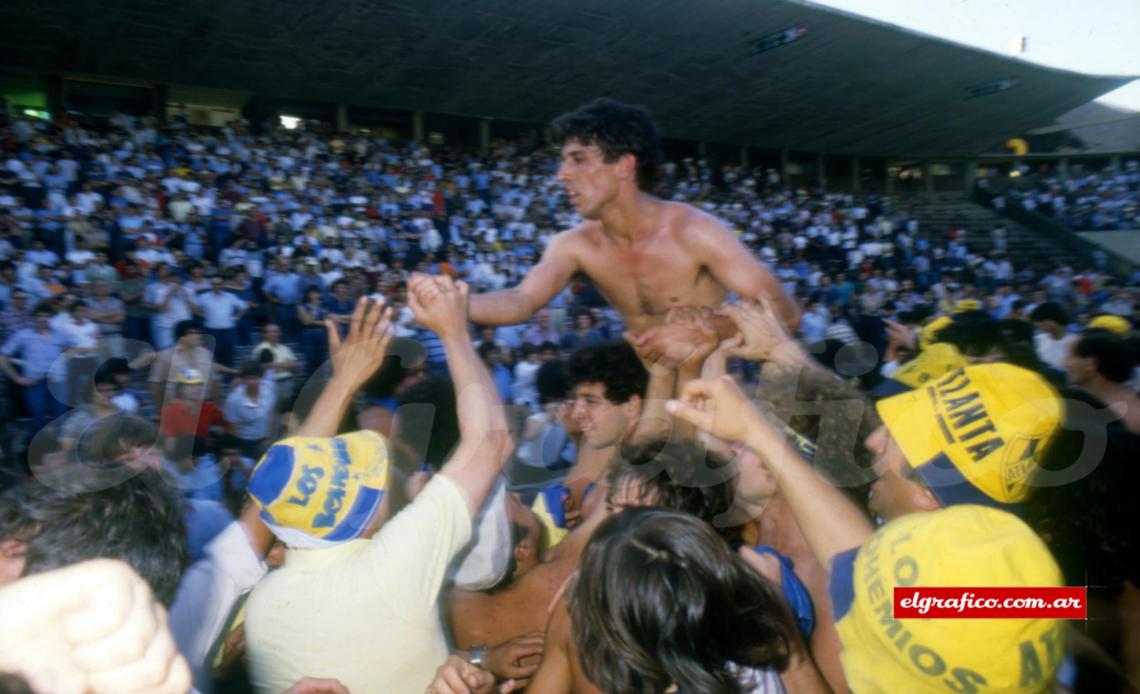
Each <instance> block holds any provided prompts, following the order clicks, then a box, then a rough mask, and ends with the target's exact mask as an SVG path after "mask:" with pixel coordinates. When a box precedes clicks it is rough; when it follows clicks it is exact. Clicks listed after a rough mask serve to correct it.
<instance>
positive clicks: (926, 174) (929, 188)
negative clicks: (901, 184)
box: [922, 159, 934, 195]
mask: <svg viewBox="0 0 1140 694" xmlns="http://www.w3.org/2000/svg"><path fill="white" fill-rule="evenodd" d="M922 185H923V192H924V193H925V194H926V195H930V194H932V193H933V192H934V178H933V177H931V175H930V162H929V161H927V160H926V159H923V160H922Z"/></svg>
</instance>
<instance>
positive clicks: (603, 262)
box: [582, 244, 703, 316]
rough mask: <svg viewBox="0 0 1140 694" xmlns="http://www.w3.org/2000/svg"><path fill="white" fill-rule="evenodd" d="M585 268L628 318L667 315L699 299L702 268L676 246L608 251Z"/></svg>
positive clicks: (600, 252) (602, 251)
mask: <svg viewBox="0 0 1140 694" xmlns="http://www.w3.org/2000/svg"><path fill="white" fill-rule="evenodd" d="M582 265H583V269H584V270H585V273H586V275H587V276H589V278H590V279H591V280H592V281H593V282H594V284H595V285H597V287H598V289H599V290H600V291H601V292H602V294H603V295H605V297H606V299H608V300H609V301H610V303H612V304H613V305H614V307H615V308H616V309H618V311H620V312H621V313H622V314H624V315H627V316H628V315H630V314H638V315H657V314H663V313H665V312H666V311H668V310H669V309H670V308H673V307H674V306H685V305H688V304H690V303H692V302H693V301H694V300H696V299H698V298H699V287H700V285H701V279H702V274H703V273H702V268H701V266H700V264H699V263H698V262H696V261H695V260H694V259H692V258H691V257H689V256H687V255H686V254H685V253H684V252H683V250H682V249H681V248H680V247H679V246H677V245H676V244H654V245H651V246H648V247H644V248H632V249H621V248H616V247H604V248H601V249H599V250H598V252H596V253H594V254H592V255H591V256H590V257H588V258H587V259H585V261H584V262H583V263H582Z"/></svg>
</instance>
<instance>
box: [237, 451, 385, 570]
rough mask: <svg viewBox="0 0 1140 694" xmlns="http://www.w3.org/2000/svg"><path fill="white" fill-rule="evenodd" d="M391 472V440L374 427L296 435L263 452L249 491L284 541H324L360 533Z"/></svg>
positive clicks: (298, 543)
mask: <svg viewBox="0 0 1140 694" xmlns="http://www.w3.org/2000/svg"><path fill="white" fill-rule="evenodd" d="M388 472H389V469H388V446H387V442H386V441H385V440H384V437H383V436H381V435H380V434H377V433H376V432H373V431H357V432H353V433H351V434H344V435H343V436H337V437H335V438H331V439H330V438H317V437H294V438H290V439H285V440H284V441H281V442H279V443H277V444H276V445H274V446H273V447H271V448H270V449H269V450H268V451H267V452H266V453H265V456H264V457H262V459H261V461H260V462H259V463H258V464H257V467H255V468H254V470H253V474H252V475H251V476H250V480H249V494H250V496H251V497H253V500H254V501H255V502H256V503H257V505H258V506H259V507H260V508H261V518H262V520H264V521H265V524H266V525H268V526H269V529H270V530H272V531H273V533H274V534H275V535H277V537H279V538H280V539H281V541H282V542H284V543H285V544H286V545H289V546H290V547H304V548H313V547H326V546H329V545H332V544H336V543H339V542H345V541H347V540H353V539H356V538H357V537H359V536H360V534H361V533H362V532H363V531H364V529H365V528H366V527H367V526H368V523H369V521H370V520H372V517H373V515H375V513H376V509H378V508H379V507H380V503H381V502H382V501H383V498H384V491H385V490H386V489H387V486H388Z"/></svg>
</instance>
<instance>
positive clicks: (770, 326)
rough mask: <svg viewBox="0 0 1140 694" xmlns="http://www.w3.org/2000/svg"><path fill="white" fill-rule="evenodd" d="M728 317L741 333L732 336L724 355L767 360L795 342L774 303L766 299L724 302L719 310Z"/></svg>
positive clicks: (752, 359) (751, 359)
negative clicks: (774, 308)
mask: <svg viewBox="0 0 1140 694" xmlns="http://www.w3.org/2000/svg"><path fill="white" fill-rule="evenodd" d="M719 312H720V313H721V314H722V315H724V316H726V317H727V318H729V319H730V320H731V321H732V322H733V323H734V324H735V325H736V328H737V330H739V331H740V332H739V333H738V334H736V335H735V336H733V337H731V338H729V340H728V344H727V345H726V349H725V354H726V355H727V356H729V357H739V358H741V359H748V360H749V361H765V360H767V359H771V358H772V357H773V356H774V355H776V353H777V351H779V350H780V349H781V348H783V347H784V346H785V345H788V344H794V341H793V340H792V337H791V335H789V334H788V331H787V329H786V328H784V322H783V321H782V320H780V318H779V316H777V315H776V312H775V310H773V309H772V305H771V304H770V303H769V302H768V301H766V300H764V299H760V300H758V301H755V302H753V301H741V302H739V303H737V304H730V303H727V302H726V303H724V304H722V305H721V307H720V311H719Z"/></svg>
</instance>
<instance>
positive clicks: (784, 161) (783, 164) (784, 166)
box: [780, 149, 789, 185]
mask: <svg viewBox="0 0 1140 694" xmlns="http://www.w3.org/2000/svg"><path fill="white" fill-rule="evenodd" d="M788 158H789V157H788V150H786V149H781V150H780V181H781V183H783V184H784V185H788Z"/></svg>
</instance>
